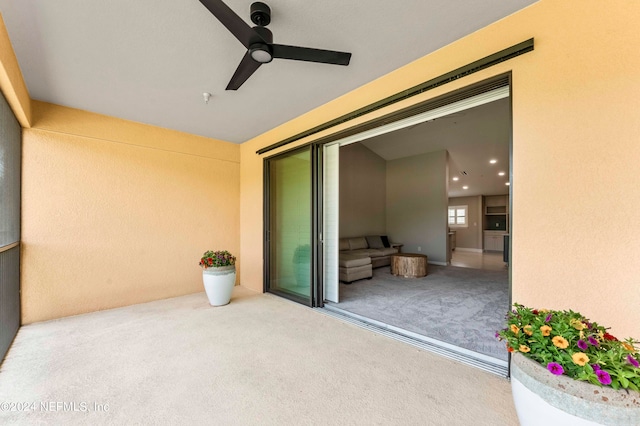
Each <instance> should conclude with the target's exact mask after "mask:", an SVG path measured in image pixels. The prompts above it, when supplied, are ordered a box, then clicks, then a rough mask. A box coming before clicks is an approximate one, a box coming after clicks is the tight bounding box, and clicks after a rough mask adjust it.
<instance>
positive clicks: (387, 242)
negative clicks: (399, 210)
mask: <svg viewBox="0 0 640 426" xmlns="http://www.w3.org/2000/svg"><path fill="white" fill-rule="evenodd" d="M380 239H381V240H382V245H383V246H385V247H391V244H389V238H387V236H386V235H383V236H381V237H380Z"/></svg>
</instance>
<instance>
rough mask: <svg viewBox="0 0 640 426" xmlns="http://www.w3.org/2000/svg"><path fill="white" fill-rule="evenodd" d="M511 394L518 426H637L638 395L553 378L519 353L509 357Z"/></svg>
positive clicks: (639, 400)
mask: <svg viewBox="0 0 640 426" xmlns="http://www.w3.org/2000/svg"><path fill="white" fill-rule="evenodd" d="M511 390H512V393H513V402H514V404H515V406H516V411H517V413H518V419H519V420H520V425H521V426H529V425H531V426H533V425H552V424H561V425H567V426H568V425H575V426H583V425H584V426H587V425H589V426H590V425H615V426H624V425H640V393H638V392H635V391H632V390H629V391H627V390H624V389H622V390H614V389H612V388H609V387H599V386H595V385H592V384H590V383H587V382H581V381H578V380H574V379H571V378H569V377H567V376H555V375H553V374H551V373H550V372H549V371H548V370H547V369H546V368H545V367H544V366H542V365H540V364H538V363H537V362H535V361H532V360H530V359H529V358H527V357H525V356H524V355H522V354H519V353H516V354H513V356H512V357H511Z"/></svg>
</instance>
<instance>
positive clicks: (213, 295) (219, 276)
mask: <svg viewBox="0 0 640 426" xmlns="http://www.w3.org/2000/svg"><path fill="white" fill-rule="evenodd" d="M199 265H200V267H201V268H202V282H203V284H204V290H205V292H206V293H207V298H208V299H209V304H210V305H211V306H223V305H226V304H228V303H229V301H230V300H231V294H232V292H233V287H234V285H235V282H236V257H235V256H234V255H232V254H231V253H229V252H228V251H227V250H218V251H212V250H208V251H206V252H204V254H203V255H202V257H201V258H200V263H199Z"/></svg>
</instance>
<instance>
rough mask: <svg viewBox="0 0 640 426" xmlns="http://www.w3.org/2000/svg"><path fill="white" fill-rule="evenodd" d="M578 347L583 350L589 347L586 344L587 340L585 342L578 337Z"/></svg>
mask: <svg viewBox="0 0 640 426" xmlns="http://www.w3.org/2000/svg"><path fill="white" fill-rule="evenodd" d="M578 347H579V348H580V349H582V350H583V351H586V350H587V348H588V347H589V345H587V342H585V341H584V340H582V339H580V340H578Z"/></svg>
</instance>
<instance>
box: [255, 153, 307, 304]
mask: <svg viewBox="0 0 640 426" xmlns="http://www.w3.org/2000/svg"><path fill="white" fill-rule="evenodd" d="M312 157H313V156H312V151H311V147H305V148H303V149H300V150H295V151H292V152H289V153H285V154H282V155H279V156H277V157H274V158H270V159H268V160H267V161H266V164H265V173H266V174H265V178H266V179H267V180H268V184H267V186H266V188H267V191H268V194H266V195H267V196H266V197H265V200H266V202H267V205H266V210H265V213H266V215H267V217H266V221H265V224H267V229H266V245H267V246H266V247H265V253H266V254H267V269H266V277H265V278H266V280H265V283H266V290H267V291H269V292H272V293H277V294H279V295H281V296H284V297H287V298H289V299H293V300H296V301H298V302H301V303H304V304H307V305H311V304H312V300H313V298H312V291H313V286H312V282H313V280H312V275H311V271H312V269H311V267H312V263H313V262H312V259H313V257H312V256H313V250H312V240H313V239H312V196H313V192H312V179H311V176H312V164H313V162H312Z"/></svg>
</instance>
